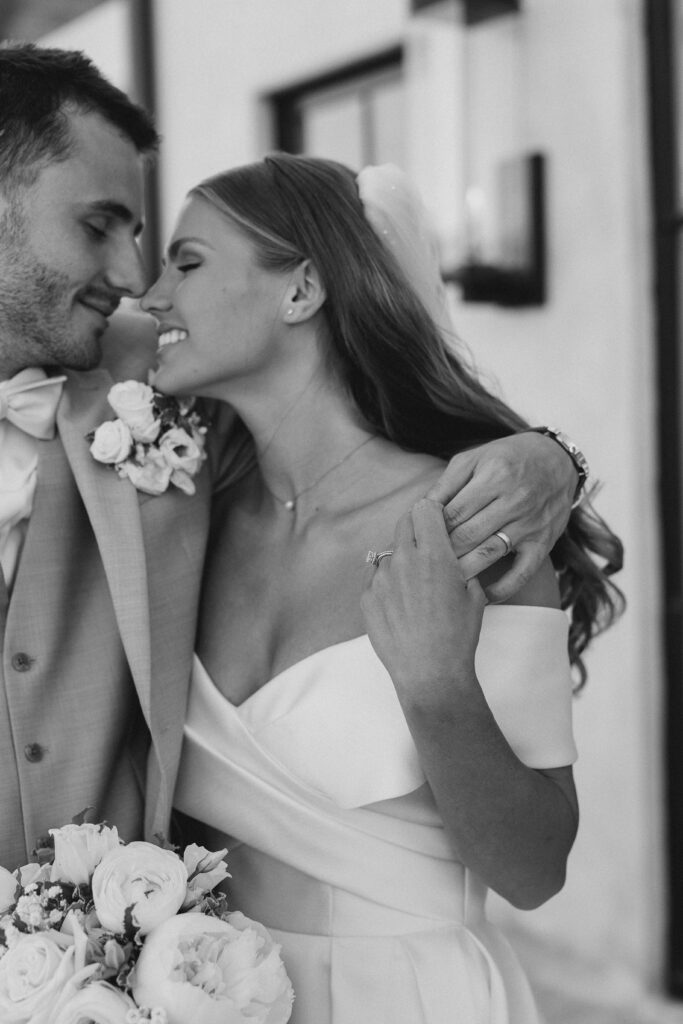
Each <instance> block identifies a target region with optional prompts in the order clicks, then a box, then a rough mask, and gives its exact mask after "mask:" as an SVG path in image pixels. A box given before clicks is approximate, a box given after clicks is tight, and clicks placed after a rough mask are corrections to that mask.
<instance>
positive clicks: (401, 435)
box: [191, 153, 624, 688]
mask: <svg viewBox="0 0 683 1024" xmlns="http://www.w3.org/2000/svg"><path fill="white" fill-rule="evenodd" d="M191 195H197V196H201V197H202V198H204V199H205V200H207V201H208V202H210V203H211V204H212V205H213V206H214V207H216V208H217V209H218V210H219V211H221V213H223V214H225V215H226V216H228V217H229V218H231V219H232V220H233V222H235V223H236V224H237V225H238V226H239V227H240V228H241V229H242V230H243V231H244V232H245V233H246V234H247V236H248V237H249V238H250V239H251V241H252V242H253V243H254V245H255V248H256V253H257V259H258V261H259V263H260V265H261V266H263V267H264V268H266V269H269V270H273V271H278V272H286V271H288V270H292V269H294V268H295V267H296V266H298V265H299V264H300V263H301V261H302V260H305V259H310V260H311V261H312V262H313V264H314V265H315V267H316V268H317V270H318V273H319V274H320V277H321V280H322V282H323V284H324V287H325V290H326V300H325V304H324V307H323V309H324V313H325V321H326V326H327V333H328V348H329V356H330V360H331V364H332V366H333V368H334V370H335V371H336V373H337V375H338V377H339V379H340V380H341V381H342V382H343V384H344V385H345V387H346V389H347V392H348V394H349V396H350V398H351V399H352V401H353V402H354V403H355V405H356V407H357V408H358V410H359V411H360V413H361V414H362V416H363V417H364V419H365V420H366V421H367V423H368V425H369V427H370V428H371V429H372V430H374V431H375V432H376V433H377V434H380V435H381V436H383V437H386V438H388V439H389V440H391V441H393V442H395V443H396V444H397V445H399V446H400V447H402V448H404V449H407V450H410V451H416V452H423V453H428V454H431V455H437V456H439V457H440V458H442V459H450V458H451V457H452V456H453V455H455V454H456V453H457V452H460V451H463V450H464V449H466V448H472V447H473V446H475V445H479V444H483V443H485V442H487V441H491V440H494V439H495V438H500V437H503V436H505V435H508V434H512V433H515V432H519V431H523V430H527V429H528V424H527V423H525V422H524V420H523V419H522V418H521V417H520V416H518V415H517V414H516V413H515V412H513V411H512V409H510V408H509V407H508V406H507V405H506V404H505V403H504V402H503V401H501V400H500V399H499V398H497V397H496V396H495V395H492V394H491V393H490V392H489V391H487V390H486V388H485V387H484V386H483V385H482V384H481V382H480V381H479V380H478V379H477V377H476V375H475V374H474V373H472V372H471V371H470V370H469V369H468V368H467V367H466V366H465V365H464V362H463V359H462V358H460V357H459V356H458V354H457V353H456V351H455V349H454V348H453V347H451V346H450V345H448V344H446V342H445V341H444V338H443V337H442V334H441V331H440V330H439V329H438V328H437V326H436V325H435V323H434V321H433V320H432V319H431V317H430V315H429V314H428V313H427V311H426V309H425V308H424V306H423V304H422V302H421V301H420V298H419V296H418V295H416V294H415V292H414V291H413V289H412V288H411V287H410V286H409V285H408V284H407V281H406V278H405V276H404V274H403V273H402V270H401V268H400V266H399V265H398V263H397V262H396V261H395V259H394V258H393V256H392V255H391V253H390V252H389V251H388V249H387V248H385V246H384V245H383V244H382V242H381V241H380V239H379V237H378V236H377V235H376V234H375V231H374V230H373V229H372V227H371V226H370V224H369V223H368V221H367V219H366V217H365V214H364V208H363V205H362V203H361V201H360V199H359V195H358V189H357V185H356V178H355V175H354V173H353V172H352V171H351V170H349V168H347V167H345V166H343V165H342V164H339V163H336V162H334V161H331V160H322V159H318V158H313V157H302V156H291V155H289V154H284V153H277V154H273V155H271V156H268V157H266V158H265V159H264V160H263V161H260V162H258V163H254V164H248V165H246V166H243V167H237V168H235V169H233V170H230V171H226V172H225V173H221V174H218V175H215V176H213V177H211V178H208V179H206V180H205V181H203V182H201V183H200V184H199V185H198V186H197V187H196V188H194V189H193V190H192V192H191ZM594 556H595V557H594ZM551 558H552V562H553V565H554V567H555V570H556V571H557V573H558V575H559V585H560V594H561V603H562V607H563V608H565V609H568V610H569V611H570V618H571V622H570V630H569V654H570V659H571V662H572V664H573V665H574V666H575V670H576V671H577V674H578V683H577V688H580V687H581V686H582V685H583V683H584V681H585V678H586V671H585V666H584V664H583V661H582V659H581V654H582V652H583V651H584V650H585V648H586V647H587V645H588V643H589V641H590V640H591V638H592V637H593V636H595V635H596V634H597V633H599V632H601V631H602V630H604V629H605V628H607V626H609V625H610V624H611V623H612V622H613V621H614V619H615V618H616V616H617V615H618V614H619V613H620V612H621V610H622V608H623V603H624V602H623V597H622V595H621V592H620V591H619V590H618V588H617V587H616V586H615V585H614V584H613V583H612V581H611V580H610V579H609V577H610V576H611V575H612V574H613V573H615V572H617V571H618V570H619V569H620V568H621V567H622V562H623V549H622V545H621V542H620V541H619V538H618V537H617V536H616V535H615V534H614V533H613V532H612V531H611V530H610V529H609V527H608V526H607V525H606V524H605V522H604V521H603V520H602V519H601V518H600V517H599V516H598V514H597V513H596V512H595V511H594V509H593V508H592V507H591V506H590V505H589V503H588V502H586V501H584V502H582V504H581V506H580V507H578V508H576V509H574V510H573V511H572V513H571V516H570V519H569V523H568V525H567V528H566V529H565V531H564V533H563V534H562V536H561V537H560V539H559V540H558V541H557V543H556V545H555V547H554V548H553V551H552V553H551Z"/></svg>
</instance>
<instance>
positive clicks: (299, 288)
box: [283, 260, 326, 324]
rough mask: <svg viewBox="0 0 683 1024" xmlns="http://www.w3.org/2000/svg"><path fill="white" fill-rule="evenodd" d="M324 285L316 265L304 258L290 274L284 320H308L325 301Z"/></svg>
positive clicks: (297, 322) (291, 322)
mask: <svg viewBox="0 0 683 1024" xmlns="http://www.w3.org/2000/svg"><path fill="white" fill-rule="evenodd" d="M325 298H326V292H325V287H324V285H323V283H322V281H321V279H320V274H319V273H318V270H317V267H316V266H315V265H314V264H313V263H312V262H311V260H304V261H303V262H302V263H300V264H299V266H298V267H297V268H296V270H295V271H294V273H293V274H292V277H291V280H290V283H289V287H288V288H287V294H286V295H285V304H284V317H283V319H284V321H285V323H288V324H301V323H304V322H305V321H306V320H310V319H311V317H312V316H315V314H316V313H317V312H318V310H319V309H320V308H321V306H322V305H323V303H324V302H325Z"/></svg>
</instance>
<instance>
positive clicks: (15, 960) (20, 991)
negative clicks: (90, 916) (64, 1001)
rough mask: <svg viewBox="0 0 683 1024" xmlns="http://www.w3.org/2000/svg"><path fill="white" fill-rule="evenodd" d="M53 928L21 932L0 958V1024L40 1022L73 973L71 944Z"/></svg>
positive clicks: (42, 1023) (43, 1019) (35, 1023)
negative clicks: (47, 930)
mask: <svg viewBox="0 0 683 1024" xmlns="http://www.w3.org/2000/svg"><path fill="white" fill-rule="evenodd" d="M72 941H73V940H70V939H68V938H66V937H64V936H61V935H59V934H58V933H57V932H34V933H33V934H29V935H22V936H21V939H20V941H18V942H16V943H13V944H12V945H11V946H10V948H9V949H8V951H7V952H6V953H5V955H4V956H3V957H2V959H0V1021H2V1024H26V1022H28V1021H30V1022H31V1024H44V1022H46V1021H47V1019H48V1017H49V1014H50V1012H51V1010H52V1008H53V1004H54V1002H55V1000H56V998H57V996H58V995H59V993H60V992H61V990H62V988H63V986H64V985H65V984H66V983H67V982H68V980H69V978H70V977H71V976H72V975H73V973H74V948H73V945H70V943H71V942H72ZM65 947H66V948H65Z"/></svg>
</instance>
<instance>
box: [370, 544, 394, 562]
mask: <svg viewBox="0 0 683 1024" xmlns="http://www.w3.org/2000/svg"><path fill="white" fill-rule="evenodd" d="M393 553H394V549H393V548H391V549H390V550H389V551H368V553H367V555H366V556H365V561H366V564H367V565H379V563H380V562H381V561H382V559H383V558H388V557H389V555H393Z"/></svg>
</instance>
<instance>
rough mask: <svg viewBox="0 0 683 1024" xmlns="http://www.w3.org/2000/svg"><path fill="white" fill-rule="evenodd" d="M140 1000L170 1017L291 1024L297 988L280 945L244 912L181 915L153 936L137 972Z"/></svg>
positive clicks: (172, 1020)
mask: <svg viewBox="0 0 683 1024" xmlns="http://www.w3.org/2000/svg"><path fill="white" fill-rule="evenodd" d="M131 983H132V987H133V996H134V997H135V1001H136V1002H137V1004H138V1005H139V1006H160V1007H162V1008H163V1009H164V1010H166V1013H167V1014H168V1024H187V1022H188V1021H201V1022H202V1024H244V1021H245V1020H249V1021H250V1022H251V1024H285V1022H286V1021H288V1020H289V1017H290V1015H291V1012H292V1000H293V998H294V993H293V991H292V986H291V983H290V981H289V978H288V977H287V974H286V972H285V969H284V966H283V963H282V960H281V959H280V947H279V946H278V945H276V944H275V943H274V942H273V940H272V939H271V937H270V935H269V934H268V932H267V931H266V929H265V928H264V927H263V926H262V925H260V924H257V923H256V922H255V921H250V920H249V919H248V918H246V917H245V916H244V914H239V913H234V914H230V915H229V916H228V920H227V921H223V920H219V919H218V918H212V917H205V916H204V915H203V914H178V916H177V917H172V918H170V920H168V921H164V923H163V924H160V925H159V926H158V927H157V928H155V929H154V930H153V931H152V932H151V933H150V934H149V935H148V936H147V939H146V941H145V943H144V945H143V947H142V951H141V953H140V957H139V959H138V962H137V964H136V965H135V968H134V970H133V972H132V974H131Z"/></svg>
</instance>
